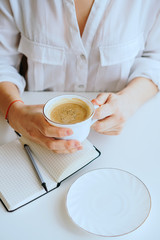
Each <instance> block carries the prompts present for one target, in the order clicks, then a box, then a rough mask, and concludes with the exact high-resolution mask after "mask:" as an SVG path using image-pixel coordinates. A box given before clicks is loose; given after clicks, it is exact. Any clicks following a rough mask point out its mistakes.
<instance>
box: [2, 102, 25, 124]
mask: <svg viewBox="0 0 160 240" xmlns="http://www.w3.org/2000/svg"><path fill="white" fill-rule="evenodd" d="M15 102H21V103H24V102H23V101H22V100H14V101H13V102H11V103H10V104H9V106H8V108H7V112H6V115H5V119H6V120H7V117H8V113H9V110H10V108H11V106H12V104H13V103H15Z"/></svg>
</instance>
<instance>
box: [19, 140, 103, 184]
mask: <svg viewBox="0 0 160 240" xmlns="http://www.w3.org/2000/svg"><path fill="white" fill-rule="evenodd" d="M21 142H23V144H24V143H27V144H28V145H29V146H30V148H31V149H32V152H33V153H34V156H35V158H36V159H38V161H39V162H40V163H41V164H42V165H43V167H44V168H45V169H46V170H47V171H48V173H49V174H50V175H51V176H52V177H53V178H54V179H55V181H56V182H61V181H62V180H63V179H65V178H66V177H68V176H69V175H71V174H72V173H74V172H75V171H77V170H78V169H80V168H82V167H83V166H84V165H86V164H87V163H89V162H90V161H92V160H93V159H94V158H96V157H97V156H98V155H99V154H98V152H97V151H96V150H95V148H94V146H93V145H92V144H91V143H90V142H89V141H88V140H85V141H84V142H83V144H82V145H83V150H80V151H77V152H75V153H72V154H57V153H54V152H53V151H50V150H47V149H46V148H44V147H41V146H40V145H39V144H36V143H33V142H32V143H31V142H30V141H29V140H28V139H26V138H21Z"/></svg>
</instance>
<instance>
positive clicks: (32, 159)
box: [24, 144, 48, 192]
mask: <svg viewBox="0 0 160 240" xmlns="http://www.w3.org/2000/svg"><path fill="white" fill-rule="evenodd" d="M24 149H25V150H26V153H27V154H28V157H29V159H30V160H31V162H32V164H33V167H34V169H35V171H36V173H37V176H38V178H39V180H40V182H41V185H42V186H43V187H44V189H45V190H46V192H48V189H47V186H46V183H45V182H44V180H43V177H42V175H41V173H40V171H39V169H38V166H37V164H36V162H35V160H34V158H33V156H32V153H31V149H30V147H29V146H28V145H27V144H24Z"/></svg>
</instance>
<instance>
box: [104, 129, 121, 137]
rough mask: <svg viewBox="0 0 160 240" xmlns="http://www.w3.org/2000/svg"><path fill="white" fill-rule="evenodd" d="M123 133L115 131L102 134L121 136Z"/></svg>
mask: <svg viewBox="0 0 160 240" xmlns="http://www.w3.org/2000/svg"><path fill="white" fill-rule="evenodd" d="M120 133H121V131H119V130H115V131H105V132H101V134H103V135H112V136H113V135H119V134H120Z"/></svg>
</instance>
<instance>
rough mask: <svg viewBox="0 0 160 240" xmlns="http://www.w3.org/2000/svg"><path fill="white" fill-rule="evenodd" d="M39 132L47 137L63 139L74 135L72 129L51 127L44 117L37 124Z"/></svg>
mask: <svg viewBox="0 0 160 240" xmlns="http://www.w3.org/2000/svg"><path fill="white" fill-rule="evenodd" d="M37 127H38V129H39V131H40V132H41V133H42V134H43V135H44V136H47V137H55V138H63V137H65V136H70V135H72V134H73V131H72V129H70V128H61V127H55V126H52V125H50V124H49V123H48V122H47V121H46V120H45V119H44V118H43V116H42V118H41V121H40V122H39V124H37Z"/></svg>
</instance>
